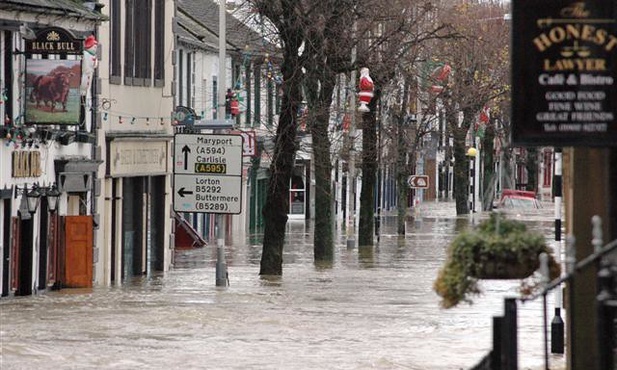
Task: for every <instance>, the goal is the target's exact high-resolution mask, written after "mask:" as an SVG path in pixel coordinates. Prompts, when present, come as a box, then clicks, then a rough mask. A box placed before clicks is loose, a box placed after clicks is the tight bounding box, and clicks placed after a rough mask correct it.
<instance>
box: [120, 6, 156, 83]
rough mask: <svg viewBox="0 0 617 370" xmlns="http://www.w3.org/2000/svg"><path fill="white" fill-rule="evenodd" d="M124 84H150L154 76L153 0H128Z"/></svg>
mask: <svg viewBox="0 0 617 370" xmlns="http://www.w3.org/2000/svg"><path fill="white" fill-rule="evenodd" d="M125 6H126V15H125V26H126V27H125V28H126V29H125V33H124V84H125V85H133V86H150V83H151V82H150V79H151V78H152V57H151V54H152V0H126V3H125Z"/></svg>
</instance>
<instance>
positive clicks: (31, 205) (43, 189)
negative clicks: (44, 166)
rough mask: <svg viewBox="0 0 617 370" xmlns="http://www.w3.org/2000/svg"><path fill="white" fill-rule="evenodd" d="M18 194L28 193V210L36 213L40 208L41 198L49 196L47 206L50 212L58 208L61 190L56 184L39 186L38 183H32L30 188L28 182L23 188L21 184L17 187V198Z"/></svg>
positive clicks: (32, 213)
mask: <svg viewBox="0 0 617 370" xmlns="http://www.w3.org/2000/svg"><path fill="white" fill-rule="evenodd" d="M18 195H26V204H27V206H28V212H29V213H30V214H31V215H34V214H35V213H36V211H37V209H38V208H39V200H40V198H41V197H47V207H48V209H49V212H50V213H55V212H56V210H57V209H58V200H59V199H60V191H58V188H57V187H56V184H52V185H50V186H39V185H38V184H36V183H35V184H32V187H30V188H29V189H28V184H26V185H24V187H23V188H20V187H19V186H16V187H15V198H17V196H18Z"/></svg>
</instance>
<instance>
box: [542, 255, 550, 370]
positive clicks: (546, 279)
mask: <svg viewBox="0 0 617 370" xmlns="http://www.w3.org/2000/svg"><path fill="white" fill-rule="evenodd" d="M540 273H541V274H542V289H543V290H544V294H542V319H543V323H542V324H543V325H542V334H543V335H544V368H545V369H546V370H548V334H547V326H548V318H547V313H546V287H547V285H548V282H549V279H550V272H549V268H548V254H546V253H541V254H540Z"/></svg>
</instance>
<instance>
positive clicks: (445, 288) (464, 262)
mask: <svg viewBox="0 0 617 370" xmlns="http://www.w3.org/2000/svg"><path fill="white" fill-rule="evenodd" d="M541 253H546V254H547V255H548V256H549V272H550V273H549V275H550V278H551V279H554V278H557V277H559V275H560V273H561V270H560V267H559V265H558V264H557V262H556V261H555V259H554V258H553V257H552V254H551V253H552V250H551V248H549V247H548V246H547V245H546V242H545V240H544V237H543V236H542V235H540V234H538V233H534V232H530V231H528V230H527V227H526V226H525V224H524V223H522V222H520V221H516V220H509V219H506V218H504V217H503V216H502V215H500V214H499V213H493V214H491V217H490V218H489V219H488V220H486V221H483V222H482V223H481V224H480V225H478V227H477V228H476V229H470V230H466V231H464V232H462V233H461V234H459V235H458V236H457V237H456V238H455V239H454V240H453V241H452V243H451V244H450V247H449V250H448V256H447V259H446V262H445V264H444V266H443V267H442V268H441V269H440V270H439V273H438V276H437V279H436V280H435V283H434V286H433V288H434V289H435V291H436V292H437V294H438V295H439V296H440V297H442V301H441V303H440V304H441V306H442V307H443V308H450V307H454V306H456V305H458V304H459V303H460V302H466V303H470V304H471V303H472V299H471V298H470V296H471V295H478V294H480V293H481V290H480V288H479V286H478V281H479V280H480V279H481V278H482V277H481V276H482V274H483V270H484V269H485V268H486V267H487V265H488V264H491V263H492V264H494V263H495V262H497V261H499V262H503V263H505V264H507V265H509V266H513V265H516V266H519V267H521V268H522V271H523V272H524V274H523V276H518V277H517V278H523V277H524V276H529V275H531V274H533V272H534V271H535V270H536V269H537V268H538V267H539V255H540V254H541ZM533 278H534V277H532V279H533ZM535 278H536V279H537V276H536V277H535ZM539 285H540V284H539V281H535V282H531V283H530V282H528V281H524V280H522V281H521V289H520V293H521V294H523V295H530V294H532V293H533V292H534V291H535V290H536V289H537V288H538V287H539Z"/></svg>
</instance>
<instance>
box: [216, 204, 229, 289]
mask: <svg viewBox="0 0 617 370" xmlns="http://www.w3.org/2000/svg"><path fill="white" fill-rule="evenodd" d="M224 220H225V218H224V217H223V215H221V214H217V215H216V286H227V266H226V264H225V225H224V224H225V221H224Z"/></svg>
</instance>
